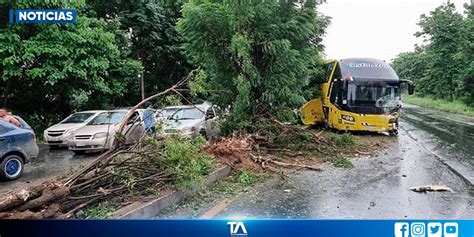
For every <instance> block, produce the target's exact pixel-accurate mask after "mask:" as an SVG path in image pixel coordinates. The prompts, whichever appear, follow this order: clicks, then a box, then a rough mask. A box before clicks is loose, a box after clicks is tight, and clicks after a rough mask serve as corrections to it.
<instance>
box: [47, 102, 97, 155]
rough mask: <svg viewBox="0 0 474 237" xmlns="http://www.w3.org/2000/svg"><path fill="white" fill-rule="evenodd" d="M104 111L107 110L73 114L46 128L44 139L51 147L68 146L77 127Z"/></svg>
mask: <svg viewBox="0 0 474 237" xmlns="http://www.w3.org/2000/svg"><path fill="white" fill-rule="evenodd" d="M102 112H105V110H90V111H83V112H78V113H74V114H71V115H69V116H68V117H67V118H65V119H64V120H63V121H61V122H59V123H58V124H55V125H53V126H51V127H49V128H47V129H46V130H44V133H43V140H44V142H45V143H46V144H48V145H49V147H51V148H57V147H59V146H67V143H66V140H67V139H68V138H69V137H70V136H71V135H72V134H73V133H74V132H75V131H76V130H77V129H79V128H81V127H83V126H85V125H86V124H87V123H88V122H90V121H91V120H92V119H94V118H95V117H96V116H97V115H98V114H100V113H102Z"/></svg>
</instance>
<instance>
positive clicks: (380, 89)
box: [343, 80, 400, 108]
mask: <svg viewBox="0 0 474 237" xmlns="http://www.w3.org/2000/svg"><path fill="white" fill-rule="evenodd" d="M399 88H400V86H399V83H398V82H386V81H371V80H367V81H354V82H348V83H347V86H346V91H347V94H346V95H345V96H346V98H344V99H345V100H343V103H346V104H347V105H348V106H349V107H351V106H375V107H378V108H394V107H396V106H397V105H398V103H399V101H400V93H399V91H400V90H399Z"/></svg>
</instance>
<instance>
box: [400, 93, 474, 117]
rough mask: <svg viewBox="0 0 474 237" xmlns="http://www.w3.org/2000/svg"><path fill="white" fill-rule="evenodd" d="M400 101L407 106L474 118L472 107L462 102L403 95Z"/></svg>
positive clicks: (473, 108)
mask: <svg viewBox="0 0 474 237" xmlns="http://www.w3.org/2000/svg"><path fill="white" fill-rule="evenodd" d="M402 100H403V101H404V102H407V103H409V104H414V105H418V106H422V107H426V108H432V109H437V110H441V111H445V112H449V113H455V114H462V115H467V116H471V117H474V107H470V106H468V105H466V104H465V103H464V102H462V101H447V100H441V99H433V98H429V97H417V96H410V95H404V96H403V97H402Z"/></svg>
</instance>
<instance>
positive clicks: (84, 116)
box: [61, 113, 94, 124]
mask: <svg viewBox="0 0 474 237" xmlns="http://www.w3.org/2000/svg"><path fill="white" fill-rule="evenodd" d="M92 115H94V113H75V114H73V115H71V116H69V117H67V118H66V119H65V120H64V121H62V122H61V123H62V124H65V123H84V122H85V121H87V120H88V119H89V118H90V117H91V116H92Z"/></svg>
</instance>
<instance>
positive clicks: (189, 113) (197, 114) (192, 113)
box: [171, 108, 204, 120]
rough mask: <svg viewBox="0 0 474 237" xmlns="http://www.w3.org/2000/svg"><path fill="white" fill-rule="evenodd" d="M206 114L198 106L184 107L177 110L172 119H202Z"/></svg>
mask: <svg viewBox="0 0 474 237" xmlns="http://www.w3.org/2000/svg"><path fill="white" fill-rule="evenodd" d="M203 116H204V113H203V112H202V111H201V110H199V109H197V108H182V109H179V110H178V111H176V112H175V113H174V114H173V115H172V116H171V119H174V120H186V119H200V118H202V117H203Z"/></svg>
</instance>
